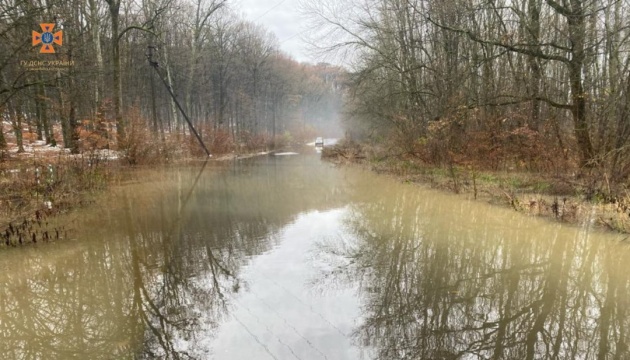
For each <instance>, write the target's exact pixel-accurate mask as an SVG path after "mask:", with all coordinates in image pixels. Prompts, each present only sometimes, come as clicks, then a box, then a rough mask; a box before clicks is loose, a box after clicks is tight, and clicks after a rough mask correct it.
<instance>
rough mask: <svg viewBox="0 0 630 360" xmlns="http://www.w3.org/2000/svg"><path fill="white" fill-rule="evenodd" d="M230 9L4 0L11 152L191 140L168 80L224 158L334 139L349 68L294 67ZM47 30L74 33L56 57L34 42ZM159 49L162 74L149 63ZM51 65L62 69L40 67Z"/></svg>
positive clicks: (163, 1)
mask: <svg viewBox="0 0 630 360" xmlns="http://www.w3.org/2000/svg"><path fill="white" fill-rule="evenodd" d="M231 6H232V4H231V3H230V2H228V1H226V0H157V1H153V0H147V1H130V0H85V1H83V0H71V1H65V0H64V1H62V0H1V1H0V74H1V77H0V114H1V116H2V120H3V121H4V122H5V124H9V123H10V124H11V126H10V129H11V131H10V132H8V133H6V134H3V133H2V132H1V131H0V151H2V149H6V148H7V142H8V140H7V139H8V138H9V136H11V138H12V139H13V138H15V141H16V143H17V146H18V149H19V151H22V150H23V143H24V142H25V141H27V140H29V141H30V140H34V139H39V140H45V141H46V142H47V143H52V144H53V145H54V144H56V143H59V145H62V146H65V147H67V148H69V149H72V150H73V151H74V152H79V151H82V150H85V149H92V148H119V149H121V150H130V149H132V148H133V145H130V144H129V143H130V142H134V141H139V140H138V139H143V141H149V142H156V143H157V142H159V141H157V140H159V139H162V140H164V139H165V138H166V139H169V138H173V136H172V135H174V134H175V135H177V136H178V138H179V135H182V134H184V135H186V134H189V131H190V130H189V128H188V125H186V122H185V121H184V119H183V117H182V115H181V113H180V112H179V111H178V109H177V106H176V104H175V102H174V101H173V100H172V98H171V97H170V95H169V93H168V91H167V87H166V86H165V85H164V83H163V82H165V83H166V84H167V85H168V86H169V87H170V88H171V89H173V92H174V93H175V95H176V97H177V99H178V100H179V102H180V103H181V105H182V107H183V109H184V110H185V111H186V112H187V114H188V116H189V117H190V118H191V119H192V121H193V123H194V124H195V127H196V128H198V129H200V132H201V134H202V137H203V138H204V141H205V142H206V143H207V144H208V147H210V148H211V151H213V152H226V151H231V150H235V149H239V148H243V147H248V148H260V147H265V146H268V147H269V146H276V145H278V144H277V143H278V142H282V143H286V142H290V141H292V140H294V139H296V138H299V137H305V136H307V135H308V136H315V133H314V132H315V131H317V133H326V132H332V131H334V127H333V126H332V124H334V123H335V122H336V121H337V120H338V119H337V118H336V116H337V115H336V114H337V113H338V110H339V107H340V106H341V99H342V96H341V95H342V83H343V81H344V75H343V71H342V69H341V68H339V67H335V66H331V65H329V64H325V63H321V64H318V65H310V64H300V63H298V62H296V61H294V60H292V59H291V58H290V57H289V56H288V55H286V54H283V53H282V52H281V51H280V50H279V48H280V44H281V42H280V40H279V39H277V38H276V37H275V35H273V34H271V33H270V32H269V31H268V30H266V29H265V28H263V27H261V26H258V25H256V24H253V23H251V22H248V21H245V20H243V19H241V18H239V16H237V15H236V10H237V9H233V8H232V7H231ZM40 23H54V24H55V30H54V32H56V31H59V30H62V31H63V44H62V46H57V45H54V44H53V46H54V48H55V50H56V52H55V54H40V53H39V49H40V46H33V45H32V43H31V40H32V39H31V33H32V31H39V32H41V28H40V25H39V24H40ZM149 49H151V52H152V58H151V60H152V61H153V62H155V63H157V65H158V70H159V73H158V72H156V71H155V70H154V69H153V68H152V67H151V66H150V64H149V61H147V60H148V59H147V55H148V54H149ZM41 61H45V65H48V62H50V61H59V62H60V63H59V64H61V65H62V66H52V67H50V66H49V67H48V68H47V69H44V70H41V69H39V68H38V67H37V64H40V65H41V64H42V63H41ZM53 65H54V64H53ZM162 79H164V81H163V80H162ZM57 128H58V129H60V131H58V132H56V130H55V129H57ZM25 138H26V139H25Z"/></svg>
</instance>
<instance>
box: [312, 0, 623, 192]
mask: <svg viewBox="0 0 630 360" xmlns="http://www.w3.org/2000/svg"><path fill="white" fill-rule="evenodd" d="M305 7H306V12H307V13H308V14H310V15H311V19H312V21H313V24H312V25H313V27H314V28H317V29H318V32H317V33H316V34H314V35H313V42H314V43H320V44H323V40H325V39H328V41H327V43H326V45H325V46H323V47H322V50H327V51H333V52H334V53H336V54H337V55H338V56H340V57H346V59H352V61H353V69H354V71H353V72H352V78H351V81H352V85H351V90H352V91H351V94H352V95H353V96H352V102H351V104H350V105H349V110H350V114H352V118H353V120H352V121H353V122H352V123H353V124H356V123H359V122H360V123H361V124H363V126H362V127H356V126H355V127H353V129H354V130H355V132H354V134H355V136H363V137H369V138H371V139H373V140H375V141H376V142H377V143H385V144H388V146H389V147H390V148H389V149H387V150H390V152H391V151H398V153H399V154H400V153H402V154H407V155H412V156H417V157H420V158H421V159H423V160H425V161H428V162H432V163H440V164H453V163H454V164H461V165H473V166H474V165H479V166H483V167H484V168H494V169H506V168H507V169H513V168H519V169H529V170H542V171H567V170H570V171H575V172H576V173H584V172H585V170H589V169H590V170H591V171H595V170H596V172H595V173H599V174H602V171H603V172H605V174H606V176H608V177H609V178H611V179H617V180H622V179H627V177H628V175H629V174H630V156H629V155H630V147H629V146H628V145H629V144H630V57H629V56H628V50H630V27H629V25H630V15H629V14H630V2H629V1H626V0H493V1H487V0H449V1H444V0H323V1H308V2H307V3H305ZM331 39H334V42H333V43H331V42H330V41H331ZM357 130H361V131H357ZM577 170H581V171H577Z"/></svg>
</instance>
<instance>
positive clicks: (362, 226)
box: [317, 187, 630, 360]
mask: <svg viewBox="0 0 630 360" xmlns="http://www.w3.org/2000/svg"><path fill="white" fill-rule="evenodd" d="M428 195H431V193H429V194H427V193H424V192H418V191H416V190H415V189H411V188H410V187H406V190H402V191H401V190H400V188H396V189H389V190H386V189H384V190H383V193H382V194H380V195H379V196H377V197H376V198H375V199H372V200H371V201H367V202H361V203H360V204H359V205H354V206H353V207H352V210H351V214H350V215H349V217H348V219H347V227H348V233H349V234H351V236H346V237H344V238H340V239H335V241H333V242H328V243H325V244H323V247H322V248H323V249H324V252H325V255H326V256H327V257H328V259H329V261H330V262H331V265H333V266H332V270H329V271H328V272H326V273H324V274H323V276H322V277H321V278H319V280H317V282H318V283H319V285H321V286H328V285H330V284H327V282H334V283H337V284H346V285H347V286H356V284H358V286H359V288H360V293H361V297H362V298H363V304H364V305H363V306H364V308H363V312H364V314H365V318H364V319H365V320H364V321H363V323H362V325H361V326H360V327H358V328H357V330H356V332H355V334H354V336H355V338H356V339H357V340H358V342H359V343H360V344H363V345H364V346H372V347H374V348H375V349H377V353H378V356H377V358H378V359H506V360H507V359H510V360H511V359H515V360H516V359H518V360H521V359H628V358H630V351H629V350H628V329H629V323H630V317H628V316H627V310H628V306H629V302H630V277H629V276H628V274H627V271H625V268H626V265H627V264H628V263H630V249H629V248H628V247H627V246H624V245H622V244H618V243H615V242H611V240H610V238H607V239H603V237H601V236H600V235H599V234H597V233H593V232H591V231H590V229H588V228H587V227H583V228H579V229H578V228H568V227H564V226H561V225H559V224H551V223H546V222H544V221H541V220H538V219H533V218H526V217H524V216H521V215H520V214H516V213H512V212H509V211H506V212H504V213H501V212H499V211H497V209H496V208H491V207H489V206H485V205H480V204H476V203H473V202H463V203H461V204H459V205H456V206H454V204H453V203H450V201H459V202H461V199H453V200H449V199H450V198H449V197H445V196H443V195H442V196H441V197H442V198H441V199H440V198H438V199H436V198H433V197H432V196H428ZM454 209H457V210H456V211H453V210H454ZM498 214H502V215H498Z"/></svg>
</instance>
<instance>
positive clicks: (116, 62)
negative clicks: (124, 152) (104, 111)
mask: <svg viewBox="0 0 630 360" xmlns="http://www.w3.org/2000/svg"><path fill="white" fill-rule="evenodd" d="M105 1H107V4H108V5H109V16H110V17H111V21H112V65H113V69H112V79H113V82H114V112H115V115H116V128H117V132H118V136H117V140H118V145H119V146H120V144H122V142H123V141H124V139H125V122H124V119H123V116H122V78H121V74H120V73H121V69H120V44H119V41H118V34H119V28H118V27H119V25H120V0H105Z"/></svg>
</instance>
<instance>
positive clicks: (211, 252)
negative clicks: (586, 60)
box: [0, 154, 630, 360]
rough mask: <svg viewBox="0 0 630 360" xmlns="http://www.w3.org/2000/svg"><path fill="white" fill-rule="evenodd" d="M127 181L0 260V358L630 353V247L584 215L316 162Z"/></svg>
mask: <svg viewBox="0 0 630 360" xmlns="http://www.w3.org/2000/svg"><path fill="white" fill-rule="evenodd" d="M131 178H132V180H131V181H126V182H125V183H123V184H121V185H120V186H117V187H115V188H113V189H112V190H111V191H110V192H109V193H108V194H106V196H102V198H99V199H98V201H97V202H96V203H95V204H94V205H92V206H90V207H88V208H86V209H82V210H81V211H77V212H74V213H72V214H69V215H67V216H65V217H62V218H60V219H59V220H58V221H60V222H64V224H66V225H65V226H67V227H68V228H71V231H70V235H69V236H68V237H69V239H64V240H60V241H57V242H54V243H47V244H42V243H38V244H36V245H35V246H28V247H23V248H16V249H2V251H0V284H1V287H0V358H2V359H155V358H159V359H188V358H194V359H230V360H238V359H245V360H254V359H331V360H333V359H436V360H447V359H510V360H511V359H515V360H516V359H519V360H520V359H629V358H630V350H629V348H628V345H629V343H628V341H629V339H630V337H629V334H630V316H629V315H630V314H628V310H629V308H630V274H629V272H628V269H629V268H628V264H630V248H629V247H628V246H627V245H626V244H625V242H624V239H625V237H624V236H621V235H617V234H610V233H603V232H599V231H597V230H595V229H592V226H591V225H590V224H588V223H587V224H583V225H581V226H579V227H576V226H567V225H562V224H559V223H554V222H550V221H546V220H543V219H539V218H535V217H528V216H525V215H522V214H519V213H516V212H513V211H510V210H508V209H505V208H501V207H496V206H491V205H488V204H485V203H480V202H475V201H469V200H466V199H464V198H463V197H461V196H455V195H451V194H447V193H442V192H438V191H434V190H431V189H427V188H424V187H422V186H417V185H412V184H404V183H400V182H398V181H396V180H394V179H391V178H388V177H385V176H380V175H376V174H373V173H370V172H367V171H364V170H360V169H356V168H336V167H334V166H333V165H331V164H328V163H325V162H322V161H321V160H320V159H319V157H318V156H317V155H316V154H306V155H294V156H268V157H261V158H256V159H247V160H242V161H237V162H233V163H229V164H210V165H207V166H201V165H198V166H197V165H191V166H186V167H171V168H165V169H159V170H137V171H134V172H133V173H132V174H131Z"/></svg>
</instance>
